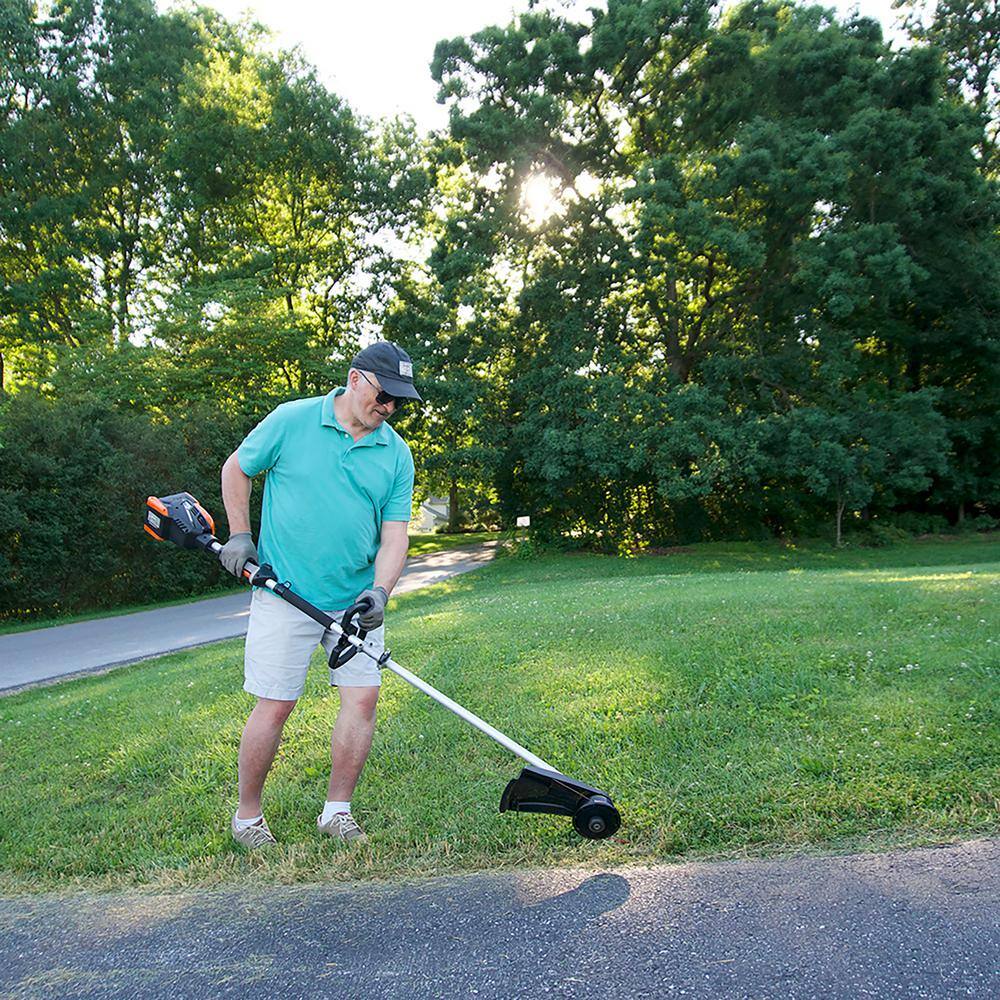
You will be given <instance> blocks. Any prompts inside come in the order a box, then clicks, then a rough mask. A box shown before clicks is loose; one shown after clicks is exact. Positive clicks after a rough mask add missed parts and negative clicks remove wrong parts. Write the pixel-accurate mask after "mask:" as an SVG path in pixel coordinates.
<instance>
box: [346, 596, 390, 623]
mask: <svg viewBox="0 0 1000 1000" xmlns="http://www.w3.org/2000/svg"><path fill="white" fill-rule="evenodd" d="M388 600H389V595H388V594H387V593H386V591H385V588H384V587H375V588H374V590H363V591H362V592H361V593H360V594H358V599H357V600H356V601H355V602H354V603H355V604H359V603H360V602H361V601H369V602H370V603H369V605H368V610H367V611H362V612H361V613H360V614H359V615H358V624H359V625H360V626H361V627H362V628H363V629H364V630H365V631H366V632H370V631H371V630H372V629H373V628H378V627H379V625H381V624H382V622H383V621H384V620H385V605H386V602H387V601H388Z"/></svg>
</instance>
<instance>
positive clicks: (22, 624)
mask: <svg viewBox="0 0 1000 1000" xmlns="http://www.w3.org/2000/svg"><path fill="white" fill-rule="evenodd" d="M499 537H500V532H498V531H480V532H476V533H470V534H465V535H410V556H425V555H429V554H430V553H432V552H442V551H444V550H445V549H456V548H461V547H462V546H465V545H475V544H477V543H479V542H487V541H490V540H492V539H496V538H499ZM239 589H241V585H240V584H237V583H236V581H235V580H233V581H230V580H228V579H227V580H224V581H223V582H222V583H221V584H219V585H218V586H216V587H213V588H211V589H210V590H206V591H204V592H203V593H201V594H190V595H188V596H187V597H176V598H172V599H171V600H167V601H153V602H150V603H146V604H129V605H126V606H124V607H117V608H113V609H110V610H109V609H107V608H103V609H100V610H96V611H86V612H82V613H80V614H70V615H48V616H45V617H40V618H30V619H27V620H21V621H17V620H5V619H3V618H0V635H10V634H12V633H14V632H32V631H34V630H35V629H39V628H49V627H51V626H52V625H69V624H70V623H71V622H85V621H92V620H93V619H95V618H112V617H116V616H117V615H130V614H133V613H135V612H136V611H151V610H153V609H154V608H168V607H172V606H174V605H177V604H189V603H190V602H191V601H198V600H205V599H208V598H210V597H222V596H224V595H225V594H231V593H235V592H236V591H237V590H239Z"/></svg>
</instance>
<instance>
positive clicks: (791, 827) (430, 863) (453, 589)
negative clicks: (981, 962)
mask: <svg viewBox="0 0 1000 1000" xmlns="http://www.w3.org/2000/svg"><path fill="white" fill-rule="evenodd" d="M998 604H1000V541H998V539H997V537H995V536H994V537H992V538H979V539H971V540H962V541H954V542H951V543H944V542H942V543H929V544H917V543H914V544H909V545H905V546H900V547H896V548H892V549H887V550H848V551H842V552H831V551H828V550H821V549H815V550H795V549H786V548H781V547H779V546H755V545H728V546H725V545H710V546H697V547H695V548H694V549H693V550H691V551H690V552H683V553H680V554H674V555H667V556H660V557H644V558H640V559H632V560H619V559H613V558H610V557H599V556H583V555H576V556H558V557H557V556H553V557H546V558H543V559H539V560H536V561H526V560H519V559H503V560H500V561H498V562H496V563H494V564H493V565H491V566H489V567H487V568H486V569H483V570H480V571H478V572H477V573H474V574H469V575H466V576H462V577H459V578H456V579H455V580H454V581H452V582H450V583H447V584H444V585H441V586H438V587H435V588H433V589H431V590H427V591H423V592H418V593H415V594H412V595H407V596H405V597H402V598H400V599H398V600H396V601H394V602H393V605H391V608H392V611H391V617H390V633H391V635H390V644H391V646H392V648H393V652H394V656H395V658H396V659H397V660H398V661H399V662H400V663H402V664H404V665H405V666H408V667H410V668H411V669H413V670H414V671H415V672H417V673H419V674H420V675H421V676H423V677H425V678H426V679H427V680H429V681H430V682H431V683H432V684H435V685H436V686H438V687H440V688H441V689H442V690H444V691H445V692H446V693H449V694H451V695H452V696H453V697H455V698H457V699H458V700H459V701H461V702H462V703H463V704H466V705H468V706H469V707H470V708H471V709H473V710H474V711H477V712H479V713H480V714H482V715H483V716H484V717H485V718H486V719H488V720H490V721H492V722H494V723H495V724H497V725H498V726H500V728H502V729H504V730H505V731H507V732H509V733H510V735H511V736H513V737H514V738H515V739H517V740H519V741H521V742H523V743H525V744H526V745H527V746H529V747H530V748H531V749H533V750H535V752H537V753H538V754H539V755H540V756H542V757H543V758H546V759H547V760H549V761H550V762H551V763H552V764H554V765H556V766H559V767H561V768H562V769H563V770H565V771H566V772H567V773H569V774H571V775H574V776H576V777H579V778H581V779H583V780H586V781H590V782H592V783H594V784H597V785H600V786H602V787H605V788H606V789H607V790H608V791H610V792H611V793H612V795H613V796H614V798H615V801H616V803H617V804H618V806H619V808H620V809H621V811H622V814H623V817H624V826H623V828H622V830H621V832H620V833H619V834H618V835H617V836H616V837H614V838H613V839H611V840H609V841H605V842H598V843H595V842H587V841H581V840H579V839H578V838H576V836H575V835H574V834H573V832H572V828H571V825H570V824H569V823H568V821H564V820H560V819H557V818H554V817H544V816H517V815H510V814H505V815H503V816H500V815H498V814H497V812H496V809H497V803H498V801H499V797H500V793H501V791H502V790H503V787H504V784H505V782H506V781H507V780H508V779H509V778H510V777H512V776H513V775H515V774H516V773H517V770H518V764H517V762H516V760H515V759H514V758H513V757H511V756H510V755H508V754H507V753H506V752H505V751H503V750H501V749H500V748H499V747H497V746H495V745H494V744H493V743H492V742H490V741H489V740H487V739H486V738H484V737H482V736H480V735H479V734H478V733H476V732H474V731H473V730H472V729H470V728H469V727H467V726H465V725H464V724H463V723H461V722H460V721H459V720H458V719H456V718H454V717H453V716H452V715H450V714H449V713H447V712H445V711H444V710H443V709H441V708H439V707H438V706H437V705H435V704H434V703H433V702H431V701H430V700H429V699H427V698H426V697H425V696H423V695H421V694H420V693H419V692H417V691H414V690H413V689H412V688H410V687H409V686H408V685H406V684H404V683H403V682H402V681H400V680H399V679H398V678H396V677H395V676H392V675H387V676H386V678H385V690H384V693H383V698H382V701H381V704H380V721H379V726H378V730H377V734H376V739H375V746H374V749H373V752H372V756H371V759H370V761H369V764H368V767H367V769H366V772H365V774H364V776H363V778H362V782H361V785H360V787H359V789H358V791H357V793H356V794H355V798H354V805H355V812H356V814H357V815H358V817H359V819H361V821H362V822H363V823H364V825H365V826H366V828H367V829H368V832H369V835H370V837H371V840H370V843H369V845H367V846H366V847H363V848H361V849H358V850H353V851H344V850H338V849H337V848H336V847H335V846H334V845H333V844H331V843H329V842H325V841H322V840H319V839H318V838H317V836H316V833H315V828H314V823H315V816H316V813H317V811H318V808H319V805H320V803H321V801H322V798H323V795H324V792H325V782H326V773H327V752H328V751H327V747H328V737H329V727H330V724H331V721H332V717H333V714H334V711H335V707H336V695H335V694H333V693H332V692H331V691H330V690H329V689H328V688H327V687H326V686H325V671H324V670H323V669H322V667H321V661H320V659H319V658H317V660H316V664H315V666H316V669H315V670H314V671H313V673H312V677H311V679H310V683H309V685H308V688H307V693H306V697H305V698H304V700H303V702H302V703H301V704H300V706H299V708H298V709H297V711H296V712H295V713H294V714H293V716H292V717H291V719H290V721H289V724H288V728H287V730H286V739H285V741H284V743H283V746H282V749H281V751H280V757H279V760H278V762H277V765H276V768H275V771H274V772H273V774H272V776H271V779H270V782H269V785H268V798H267V801H266V812H267V816H268V821H269V823H270V826H271V829H272V830H273V831H274V832H275V834H276V836H277V837H278V838H279V840H280V841H281V844H280V846H279V847H278V848H277V849H274V850H273V851H272V852H271V853H270V854H269V855H267V856H252V857H248V856H245V855H244V854H242V853H241V852H240V851H239V850H238V849H236V848H235V847H234V846H233V845H232V844H231V842H230V839H229V834H228V822H229V816H230V814H231V810H232V808H233V805H234V784H235V760H236V747H237V743H238V740H239V734H240V731H241V728H242V724H243V720H244V718H245V716H246V714H247V712H248V711H249V708H250V704H251V699H250V697H249V696H248V695H246V694H244V693H243V692H242V690H241V689H240V685H241V662H240V659H241V657H240V651H241V644H240V642H238V641H232V642H226V643H221V644H219V645H216V646H212V647H206V648H202V649H198V650H192V651H190V652H186V653H179V654H174V655H171V656H167V657H164V658H162V659H160V660H157V661H153V662H150V663H146V664H140V665H137V666H134V667H129V668H125V669H123V670H119V671H116V672H114V673H111V674H108V675H105V676H101V677H93V678H85V679H82V680H77V681H72V682H67V683H66V684H63V685H60V686H57V687H49V688H43V689H37V690H33V691H28V692H24V693H22V694H19V695H15V696H12V697H9V698H6V699H3V700H0V831H2V836H0V891H5V892H16V891H31V890H37V889H54V888H63V889H65V888H74V887H87V888H111V887H115V886H129V885H146V886H155V887H157V888H169V887H173V886H182V885H215V884H224V883H240V882H243V883H248V882H255V883H259V882H264V883H277V882H282V883H287V882H296V881H316V880H318V881H322V880H328V879H331V880H343V879H355V878H372V877H374V878H391V877H398V876H403V877H407V876H414V875H422V874H427V873H441V872H457V871H467V870H472V869H481V868H495V867H502V866H507V867H521V866H533V867H537V866H542V865H552V864H596V865H600V866H609V865H614V864H617V863H625V862H637V861H639V862H641V861H653V860H658V859H664V858H676V857H681V856H687V857H693V856H707V855H716V856H719V855H735V854H742V853H746V852H752V853H755V854H764V853H771V852H776V851H785V850H788V849H794V850H801V849H806V848H808V849H813V848H824V849H827V848H834V849H839V848H845V847H851V848H854V847H858V846H861V847H873V846H887V845H894V844H911V843H919V842H924V841H928V840H938V839H947V838H954V837H964V836H972V835H977V834H984V833H991V832H992V833H995V832H996V831H997V829H998V825H1000V824H998V820H1000V717H998V705H1000V684H998V673H1000V628H998V615H997V611H998Z"/></svg>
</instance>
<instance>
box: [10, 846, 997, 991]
mask: <svg viewBox="0 0 1000 1000" xmlns="http://www.w3.org/2000/svg"><path fill="white" fill-rule="evenodd" d="M333 849H335V848H334V847H333V846H332V845H331V850H333ZM585 853H586V845H581V854H582V855H583V854H585ZM0 996H3V997H8V998H12V1000H13V998H17V1000H22V998H25V1000H26V998H38V1000H47V998H56V997H58V998H71V997H81V998H82V997H87V998H90V1000H102V998H112V997H128V998H132V1000H139V998H141V1000H146V998H149V1000H159V998H163V1000H179V998H186V997H191V998H202V997H209V996H210V997H246V996H259V997H269V998H275V1000H277V998H295V1000H298V998H303V997H350V998H352V1000H368V998H370V1000H376V998H378V1000H386V998H389V1000H391V998H410V997H414V998H416V997H420V998H432V997H447V998H452V997H482V998H486V997H488V998H501V1000H507V998H509V1000H522V998H525V997H535V996H552V997H573V998H591V997H592V998H595V1000H596V998H602V1000H603V998H605V997H614V998H615V1000H630V998H636V1000H650V998H663V997H667V998H674V997H704V998H707V1000H719V998H754V1000H760V998H769V997H775V998H782V1000H786V998H789V1000H798V998H803V1000H805V998H818V997H823V998H841V997H842V998H844V1000H848V998H850V1000H854V998H859V997H899V998H904V997H905V998H907V1000H910V998H920V997H933V998H943V997H949V998H950V997H965V998H970V997H971V998H981V1000H995V998H996V997H998V996H1000V840H978V841H972V842H970V843H966V844H958V845H953V846H948V847H940V848H930V849H922V850H912V851H902V852H894V853H890V854H867V855H854V856H849V857H823V858H819V857H807V858H793V859H786V860H778V861H745V860H741V861H732V862H710V863H691V864H681V865H670V866H657V867H652V868H640V867H630V868H624V869H620V870H617V871H609V872H603V871H593V870H592V869H590V870H587V869H580V870H556V871H541V872H538V871H536V872H525V873H515V872H505V873H491V874H482V875H470V876H465V877H460V878H441V879H434V880H431V881H427V882H422V883H417V884H409V885H392V886H389V885H370V884H368V885H351V886H336V885H327V886H273V885H261V886H259V887H254V888H250V889H246V890H242V891H234V890H222V891H204V892H171V893H169V894H148V893H147V894H144V893H138V892H130V893H118V894H102V895H65V896H60V897H58V898H53V897H20V898H9V899H0Z"/></svg>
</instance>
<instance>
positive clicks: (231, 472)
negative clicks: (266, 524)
mask: <svg viewBox="0 0 1000 1000" xmlns="http://www.w3.org/2000/svg"><path fill="white" fill-rule="evenodd" d="M252 488H253V483H252V482H251V480H250V477H249V476H248V475H247V474H246V473H245V472H244V471H243V469H242V468H240V463H239V461H238V459H237V458H236V452H235V451H234V452H233V453H232V455H230V456H229V458H227V459H226V464H225V465H223V466H222V503H223V504H224V506H225V508H226V517H227V518H228V519H229V541H228V542H226V544H225V545H223V546H222V551H221V552H220V553H219V562H221V563H222V565H223V566H225V567H226V569H227V570H228V571H229V572H230V573H232V574H233V576H235V577H236V579H238V580H240V579H242V578H243V568H244V566H245V565H246V563H247V560H250V561H251V562H254V563H259V562H260V557H259V556H258V555H257V547H256V546H255V545H254V543H253V536H252V535H251V534H250V490H251V489H252Z"/></svg>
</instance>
